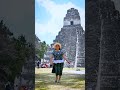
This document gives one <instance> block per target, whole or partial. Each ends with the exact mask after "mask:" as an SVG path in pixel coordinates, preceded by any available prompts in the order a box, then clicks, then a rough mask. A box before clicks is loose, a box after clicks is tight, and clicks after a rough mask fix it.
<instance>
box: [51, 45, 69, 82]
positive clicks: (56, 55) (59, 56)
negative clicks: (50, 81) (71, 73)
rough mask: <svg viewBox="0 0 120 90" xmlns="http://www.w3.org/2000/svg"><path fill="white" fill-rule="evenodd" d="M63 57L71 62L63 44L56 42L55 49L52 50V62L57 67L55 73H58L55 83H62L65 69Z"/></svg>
mask: <svg viewBox="0 0 120 90" xmlns="http://www.w3.org/2000/svg"><path fill="white" fill-rule="evenodd" d="M53 59H54V60H53ZM63 59H64V60H66V61H67V62H68V63H69V64H70V62H69V61H68V60H67V58H66V56H65V54H64V53H63V51H62V50H61V44H60V43H55V44H54V51H53V52H52V56H51V58H50V64H51V65H54V66H53V67H54V68H55V74H56V80H55V83H57V82H58V83H60V78H61V76H62V70H63V66H64V60H63Z"/></svg>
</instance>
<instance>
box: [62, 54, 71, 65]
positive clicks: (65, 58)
mask: <svg viewBox="0 0 120 90" xmlns="http://www.w3.org/2000/svg"><path fill="white" fill-rule="evenodd" d="M63 58H64V60H66V61H67V62H68V63H69V64H70V62H69V60H68V59H67V57H66V56H65V54H63Z"/></svg>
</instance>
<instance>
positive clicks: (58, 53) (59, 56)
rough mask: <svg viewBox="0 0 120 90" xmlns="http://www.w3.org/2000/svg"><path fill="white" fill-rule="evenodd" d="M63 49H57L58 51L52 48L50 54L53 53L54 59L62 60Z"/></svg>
mask: <svg viewBox="0 0 120 90" xmlns="http://www.w3.org/2000/svg"><path fill="white" fill-rule="evenodd" d="M63 54H64V53H63V51H62V50H58V51H56V50H54V51H53V52H52V55H53V57H54V60H63Z"/></svg>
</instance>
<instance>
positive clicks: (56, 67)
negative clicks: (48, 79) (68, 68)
mask: <svg viewBox="0 0 120 90" xmlns="http://www.w3.org/2000/svg"><path fill="white" fill-rule="evenodd" d="M58 72H59V71H58V64H55V74H56V79H55V82H57V81H58V79H59V76H58Z"/></svg>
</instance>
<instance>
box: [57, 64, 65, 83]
mask: <svg viewBox="0 0 120 90" xmlns="http://www.w3.org/2000/svg"><path fill="white" fill-rule="evenodd" d="M63 65H64V64H63V63H60V64H59V67H60V68H59V78H58V81H60V79H61V76H62V71H63Z"/></svg>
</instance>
